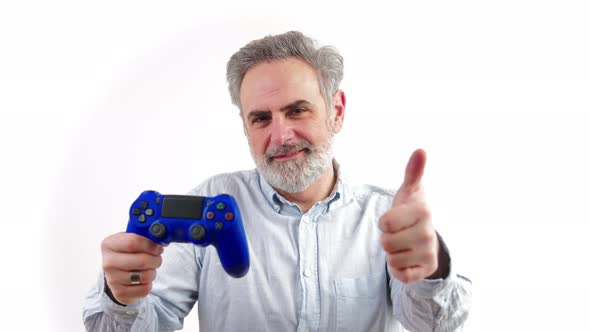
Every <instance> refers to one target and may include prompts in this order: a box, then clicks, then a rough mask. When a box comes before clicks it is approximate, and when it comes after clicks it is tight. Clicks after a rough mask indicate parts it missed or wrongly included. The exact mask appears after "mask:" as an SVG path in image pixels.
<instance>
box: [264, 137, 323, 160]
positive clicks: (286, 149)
mask: <svg viewBox="0 0 590 332" xmlns="http://www.w3.org/2000/svg"><path fill="white" fill-rule="evenodd" d="M299 150H304V151H305V152H307V153H310V152H312V151H313V145H311V143H309V142H307V141H305V140H302V141H299V142H297V143H295V144H283V145H279V146H277V147H274V148H271V149H269V150H267V151H266V153H265V154H264V157H265V158H266V160H267V161H268V162H271V161H272V160H273V159H274V157H276V156H282V155H286V154H290V153H293V152H297V151H299Z"/></svg>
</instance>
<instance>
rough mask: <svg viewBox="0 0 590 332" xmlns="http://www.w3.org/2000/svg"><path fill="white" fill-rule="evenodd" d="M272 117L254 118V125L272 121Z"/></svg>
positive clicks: (260, 116) (261, 116)
mask: <svg viewBox="0 0 590 332" xmlns="http://www.w3.org/2000/svg"><path fill="white" fill-rule="evenodd" d="M270 119H271V117H270V115H259V116H255V117H253V118H252V124H256V123H263V122H267V121H270Z"/></svg>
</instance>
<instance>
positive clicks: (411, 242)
mask: <svg viewBox="0 0 590 332" xmlns="http://www.w3.org/2000/svg"><path fill="white" fill-rule="evenodd" d="M435 238H436V233H435V232H434V230H433V229H432V227H429V225H428V223H427V222H424V221H422V222H418V223H417V224H416V225H415V226H413V227H409V228H406V229H404V230H401V231H399V232H397V233H383V234H382V235H381V246H382V247H383V250H385V251H386V252H387V253H389V254H394V253H397V252H403V251H408V250H415V249H416V248H419V247H423V246H426V247H430V248H433V247H434V246H433V244H434V240H435Z"/></svg>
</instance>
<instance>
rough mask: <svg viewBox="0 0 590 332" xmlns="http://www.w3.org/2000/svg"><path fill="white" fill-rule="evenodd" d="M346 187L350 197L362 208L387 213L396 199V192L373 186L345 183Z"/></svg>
mask: <svg viewBox="0 0 590 332" xmlns="http://www.w3.org/2000/svg"><path fill="white" fill-rule="evenodd" d="M344 186H346V187H348V190H347V191H348V193H349V195H351V198H352V199H353V200H354V201H355V202H356V203H357V204H358V205H359V206H360V207H361V208H368V207H372V208H376V209H377V210H383V211H385V210H387V209H388V208H389V207H391V204H392V203H393V198H394V197H395V190H392V189H388V188H384V187H380V186H376V185H373V184H355V183H346V182H344Z"/></svg>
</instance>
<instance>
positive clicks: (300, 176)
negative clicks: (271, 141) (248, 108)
mask: <svg viewBox="0 0 590 332" xmlns="http://www.w3.org/2000/svg"><path fill="white" fill-rule="evenodd" d="M333 142H334V135H330V137H329V138H328V141H327V142H326V143H323V144H321V145H319V146H312V145H311V144H310V143H309V142H307V141H305V140H301V141H300V142H298V143H296V144H284V145H281V146H279V147H277V148H274V149H272V150H270V151H267V152H266V153H265V154H264V156H262V157H257V156H256V155H255V154H254V150H253V149H252V144H249V145H250V154H251V155H252V159H254V163H255V164H256V167H257V168H258V171H259V172H260V174H261V175H262V177H263V178H264V179H265V180H266V181H267V182H268V183H269V184H270V185H271V186H273V187H274V188H275V189H280V190H283V191H285V192H288V193H298V192H302V191H304V190H305V189H307V187H309V186H310V185H311V184H312V183H314V182H316V181H317V180H318V179H319V178H320V177H321V176H322V174H324V173H325V172H326V170H327V169H328V167H331V166H332V158H333V152H332V144H333ZM248 143H250V142H249V141H248ZM299 150H302V151H303V153H304V154H305V157H304V158H303V159H293V160H287V161H274V160H273V158H272V157H273V156H274V155H276V154H287V153H290V152H296V151H299Z"/></svg>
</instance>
